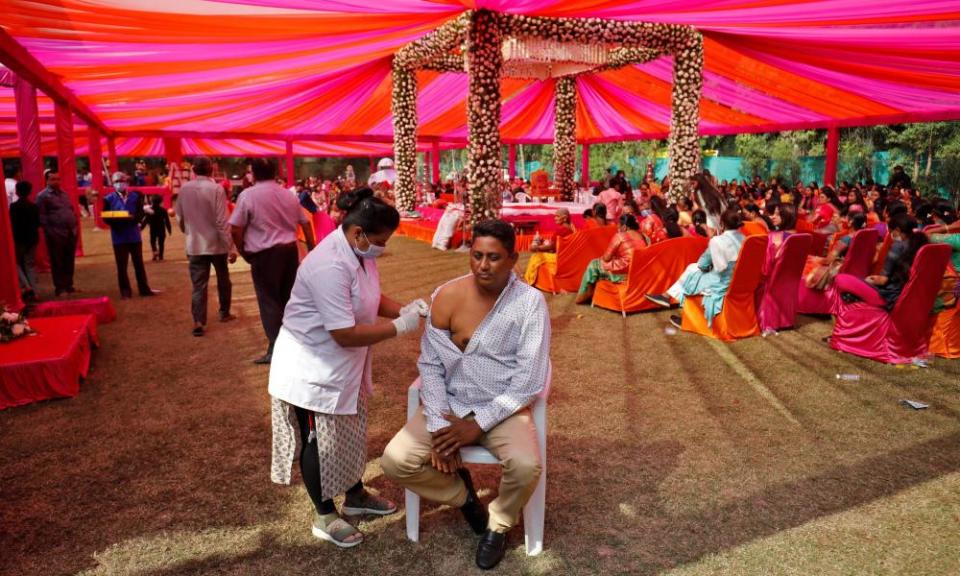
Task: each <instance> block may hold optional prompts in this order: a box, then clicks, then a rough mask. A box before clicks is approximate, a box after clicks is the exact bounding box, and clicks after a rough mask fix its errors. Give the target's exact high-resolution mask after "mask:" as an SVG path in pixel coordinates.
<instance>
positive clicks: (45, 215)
mask: <svg viewBox="0 0 960 576" xmlns="http://www.w3.org/2000/svg"><path fill="white" fill-rule="evenodd" d="M45 181H46V183H47V187H46V188H44V189H43V191H42V192H40V194H39V195H37V208H38V209H39V212H40V227H41V228H43V236H44V239H45V240H46V241H47V252H48V253H49V254H50V275H51V276H53V291H54V294H55V295H56V296H60V295H61V294H63V293H64V292H66V293H67V294H72V293H74V292H76V288H74V287H73V264H74V258H75V257H76V253H77V232H78V230H77V213H76V212H74V210H73V203H72V202H70V197H69V196H67V193H66V192H64V191H63V190H62V189H61V188H60V174H59V173H58V172H54V171H53V170H50V171H49V172H47V174H46V176H45Z"/></svg>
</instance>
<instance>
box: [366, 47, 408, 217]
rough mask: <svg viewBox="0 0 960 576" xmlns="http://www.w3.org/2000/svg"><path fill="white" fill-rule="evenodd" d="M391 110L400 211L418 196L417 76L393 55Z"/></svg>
mask: <svg viewBox="0 0 960 576" xmlns="http://www.w3.org/2000/svg"><path fill="white" fill-rule="evenodd" d="M391 112H392V114H393V155H394V167H395V168H396V171H397V182H396V188H395V190H394V193H395V194H396V198H397V209H398V210H399V211H400V213H401V214H402V213H403V212H408V211H411V210H413V209H414V208H415V206H414V204H415V203H416V196H417V189H416V186H417V76H416V73H415V72H414V71H413V70H411V69H409V68H407V67H405V66H402V65H400V64H399V63H398V62H397V61H396V59H394V63H393V100H392V105H391ZM371 164H372V161H371Z"/></svg>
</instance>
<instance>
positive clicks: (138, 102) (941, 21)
mask: <svg viewBox="0 0 960 576" xmlns="http://www.w3.org/2000/svg"><path fill="white" fill-rule="evenodd" d="M5 4H6V10H5V11H4V12H5V14H4V18H3V21H2V22H0V27H2V28H3V29H4V30H5V31H6V32H7V33H8V34H9V35H10V36H11V37H12V38H13V39H14V40H16V42H17V43H19V44H20V45H21V46H23V47H24V48H26V50H27V51H29V53H30V55H32V56H33V57H34V58H36V60H37V61H39V62H40V63H41V64H42V65H43V66H44V67H45V68H46V70H48V71H49V72H50V73H52V74H53V75H54V76H55V77H56V78H58V79H59V80H60V82H61V83H62V84H63V85H64V86H65V87H66V88H67V89H68V90H70V91H71V92H72V93H73V94H74V95H76V97H77V98H78V99H79V101H80V102H82V103H83V105H85V106H86V107H87V108H88V109H89V110H90V111H92V113H93V114H95V115H96V117H97V118H98V119H100V120H101V121H102V122H103V124H104V125H105V126H106V128H107V129H108V130H110V131H112V132H114V133H116V134H117V135H118V136H126V138H124V139H122V140H121V142H123V143H129V144H125V145H128V146H129V147H130V150H131V152H134V151H135V152H136V153H147V152H151V151H158V150H154V149H156V148H158V147H159V146H161V145H160V141H159V139H158V137H159V136H160V135H162V133H175V134H181V135H189V136H190V138H189V139H188V140H187V141H186V142H185V144H184V151H185V152H187V153H191V152H193V151H198V152H199V151H203V152H207V153H224V154H234V153H236V154H256V153H264V154H267V153H269V154H274V153H275V154H277V155H282V154H283V153H284V143H283V140H284V138H288V137H298V138H300V137H303V138H310V137H316V138H317V139H320V140H321V141H310V142H306V141H304V142H300V141H298V142H297V144H296V146H297V148H296V149H295V152H296V153H297V154H317V155H341V154H346V155H369V154H385V153H388V152H389V150H390V148H391V146H390V137H391V135H392V127H391V119H390V93H391V80H390V57H391V55H392V54H393V53H394V52H395V51H396V50H397V49H398V48H400V47H401V46H402V45H404V44H405V43H407V42H410V41H411V40H414V39H416V38H418V37H420V36H422V35H423V34H425V33H427V32H428V31H430V30H432V29H434V28H436V27H437V26H439V25H440V24H442V23H443V22H446V21H448V20H449V19H451V18H454V17H456V16H457V15H458V14H460V13H461V12H462V11H463V10H465V9H471V8H489V9H493V10H501V11H505V12H511V13H517V14H535V15H540V16H567V17H602V18H613V19H625V20H641V19H642V20H645V21H652V22H667V23H682V24H691V25H694V26H697V27H698V28H699V29H700V30H701V31H702V32H703V34H704V37H705V42H704V45H705V76H704V87H703V101H702V105H701V123H700V129H701V132H702V133H703V134H706V135H710V134H731V133H739V132H756V131H772V130H782V129H797V128H806V127H827V126H850V125H864V124H875V123H889V122H905V121H922V120H952V119H960V3H958V2H956V1H952V0H918V1H914V2H903V1H902V0H874V1H872V2H862V1H860V0H857V1H853V0H807V1H796V2H790V1H787V0H777V1H771V0H709V1H708V0H671V1H669V2H668V1H664V0H512V1H511V0H462V1H458V0H391V1H385V2H366V1H361V0H224V1H207V0H179V1H178V2H154V1H148V0H132V1H131V0H126V1H120V0H56V1H51V0H7V2H5ZM671 69H672V65H671V63H670V62H669V60H666V59H660V60H657V61H654V62H650V63H648V64H643V65H637V66H630V67H628V68H625V69H621V70H616V71H608V72H604V73H601V74H597V75H590V76H582V77H580V78H579V79H578V81H577V84H578V90H579V94H580V98H579V99H578V110H577V116H578V123H577V138H578V139H579V140H580V141H581V142H601V141H614V140H622V139H642V138H651V137H663V136H665V135H666V133H667V130H668V123H669V114H670V84H671ZM418 82H419V86H420V96H419V99H418V106H419V116H420V132H419V135H420V136H421V137H423V138H424V142H429V141H430V140H431V139H433V140H436V139H439V140H441V141H443V142H449V143H460V142H463V141H464V140H465V138H466V134H467V131H466V112H465V100H466V85H467V79H466V77H465V76H464V75H462V74H452V73H438V72H426V71H425V72H422V73H420V75H419V77H418ZM503 100H504V104H503V117H502V123H501V128H502V135H503V140H504V141H505V142H530V143H534V142H550V141H552V138H553V85H552V80H546V81H533V80H517V79H508V80H505V81H504V86H503ZM12 110H13V109H12V92H11V91H10V90H9V89H6V88H0V154H8V153H9V149H10V148H11V147H13V148H15V142H16V140H15V137H11V135H10V133H9V132H10V130H9V127H10V126H9V125H10V124H12V122H11V121H10V118H12V117H13V112H12ZM44 110H45V108H44V107H43V105H41V112H40V113H41V116H48V115H49V116H52V113H50V112H49V111H48V112H44ZM212 133H216V135H217V139H210V138H204V137H203V136H204V135H210V134H212ZM51 136H52V135H51ZM231 136H242V139H240V138H232V139H231V138H230V137H231ZM257 137H259V138H257ZM337 139H343V140H344V141H335V140H337ZM81 140H82V139H81ZM50 141H51V143H52V139H51V140H50ZM79 143H80V141H78V144H79ZM123 145H124V144H122V145H121V148H122V147H123ZM424 149H429V144H425V145H424ZM121 153H123V152H121Z"/></svg>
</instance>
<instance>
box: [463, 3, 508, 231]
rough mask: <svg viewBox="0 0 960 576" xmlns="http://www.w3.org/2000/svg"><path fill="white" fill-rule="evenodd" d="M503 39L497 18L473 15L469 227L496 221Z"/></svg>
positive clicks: (500, 170)
mask: <svg viewBox="0 0 960 576" xmlns="http://www.w3.org/2000/svg"><path fill="white" fill-rule="evenodd" d="M502 41H503V39H502V35H501V32H500V21H499V18H498V16H497V15H496V14H494V13H493V12H489V11H487V10H478V11H476V12H474V13H473V15H472V18H471V22H470V30H469V32H468V34H467V61H468V66H469V69H468V72H469V75H470V88H469V95H468V97H467V131H468V134H469V138H468V141H469V145H468V148H467V178H468V182H469V188H468V190H469V193H470V208H471V215H470V221H471V224H476V223H477V222H482V221H483V220H487V219H489V218H496V217H497V215H498V211H499V208H500V181H501V180H502V179H503V168H502V166H501V159H500V154H501V150H500V72H501V69H502V67H503V52H502V51H501V44H502Z"/></svg>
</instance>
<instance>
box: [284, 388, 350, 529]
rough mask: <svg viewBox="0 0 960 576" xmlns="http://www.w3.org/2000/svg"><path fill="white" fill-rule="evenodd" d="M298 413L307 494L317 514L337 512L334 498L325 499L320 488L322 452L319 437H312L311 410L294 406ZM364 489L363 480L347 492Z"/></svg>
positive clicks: (301, 466) (301, 460) (301, 455)
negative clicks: (319, 446) (318, 447)
mask: <svg viewBox="0 0 960 576" xmlns="http://www.w3.org/2000/svg"><path fill="white" fill-rule="evenodd" d="M294 410H295V411H296V413H297V424H299V425H300V444H301V445H302V446H303V448H302V449H301V450H300V476H302V477H303V485H304V486H306V488H307V494H309V495H310V500H312V501H313V507H314V508H316V509H317V514H320V515H324V514H330V513H331V512H336V510H337V509H336V508H335V507H334V506H333V500H332V499H330V498H327V499H326V500H324V499H323V491H322V490H321V489H320V454H319V453H318V452H317V439H316V438H314V439H313V440H309V438H310V411H309V410H306V409H304V408H300V407H299V406H294ZM361 490H363V481H362V480H361V481H358V482H357V483H356V484H354V485H353V487H351V488H350V489H349V490H347V494H348V495H349V494H356V493H357V492H359V491H361Z"/></svg>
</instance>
